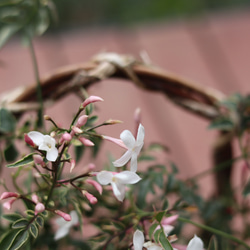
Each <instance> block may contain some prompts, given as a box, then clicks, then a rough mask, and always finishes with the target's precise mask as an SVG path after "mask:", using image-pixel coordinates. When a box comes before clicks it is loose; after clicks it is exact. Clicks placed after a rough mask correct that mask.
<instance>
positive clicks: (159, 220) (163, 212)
mask: <svg viewBox="0 0 250 250" xmlns="http://www.w3.org/2000/svg"><path fill="white" fill-rule="evenodd" d="M165 214H166V211H161V212H158V213H157V214H156V215H155V219H156V220H157V221H158V222H159V223H161V220H162V218H163V217H164V216H165Z"/></svg>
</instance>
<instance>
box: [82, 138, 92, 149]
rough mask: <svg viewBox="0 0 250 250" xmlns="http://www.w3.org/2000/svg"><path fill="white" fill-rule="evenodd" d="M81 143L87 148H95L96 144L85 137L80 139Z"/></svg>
mask: <svg viewBox="0 0 250 250" xmlns="http://www.w3.org/2000/svg"><path fill="white" fill-rule="evenodd" d="M79 141H80V142H81V143H82V144H83V145H84V146H86V147H93V146H95V144H94V143H93V142H92V141H90V140H89V139H86V138H84V137H81V138H79Z"/></svg>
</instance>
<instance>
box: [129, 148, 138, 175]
mask: <svg viewBox="0 0 250 250" xmlns="http://www.w3.org/2000/svg"><path fill="white" fill-rule="evenodd" d="M130 171H132V172H136V171H137V154H136V153H135V152H133V153H132V157H131V162H130Z"/></svg>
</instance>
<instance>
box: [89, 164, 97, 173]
mask: <svg viewBox="0 0 250 250" xmlns="http://www.w3.org/2000/svg"><path fill="white" fill-rule="evenodd" d="M95 168H96V166H95V164H94V163H89V165H88V169H89V171H92V170H94V169H95Z"/></svg>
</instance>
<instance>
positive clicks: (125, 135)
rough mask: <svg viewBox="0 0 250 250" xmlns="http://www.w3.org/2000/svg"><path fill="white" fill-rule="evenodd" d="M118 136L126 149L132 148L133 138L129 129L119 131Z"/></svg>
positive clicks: (133, 144)
mask: <svg viewBox="0 0 250 250" xmlns="http://www.w3.org/2000/svg"><path fill="white" fill-rule="evenodd" d="M120 138H121V140H122V141H123V142H124V144H125V145H126V147H127V148H128V149H133V147H134V146H135V138H134V136H133V134H132V133H131V132H130V131H129V130H124V131H123V132H122V133H121V135H120Z"/></svg>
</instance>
